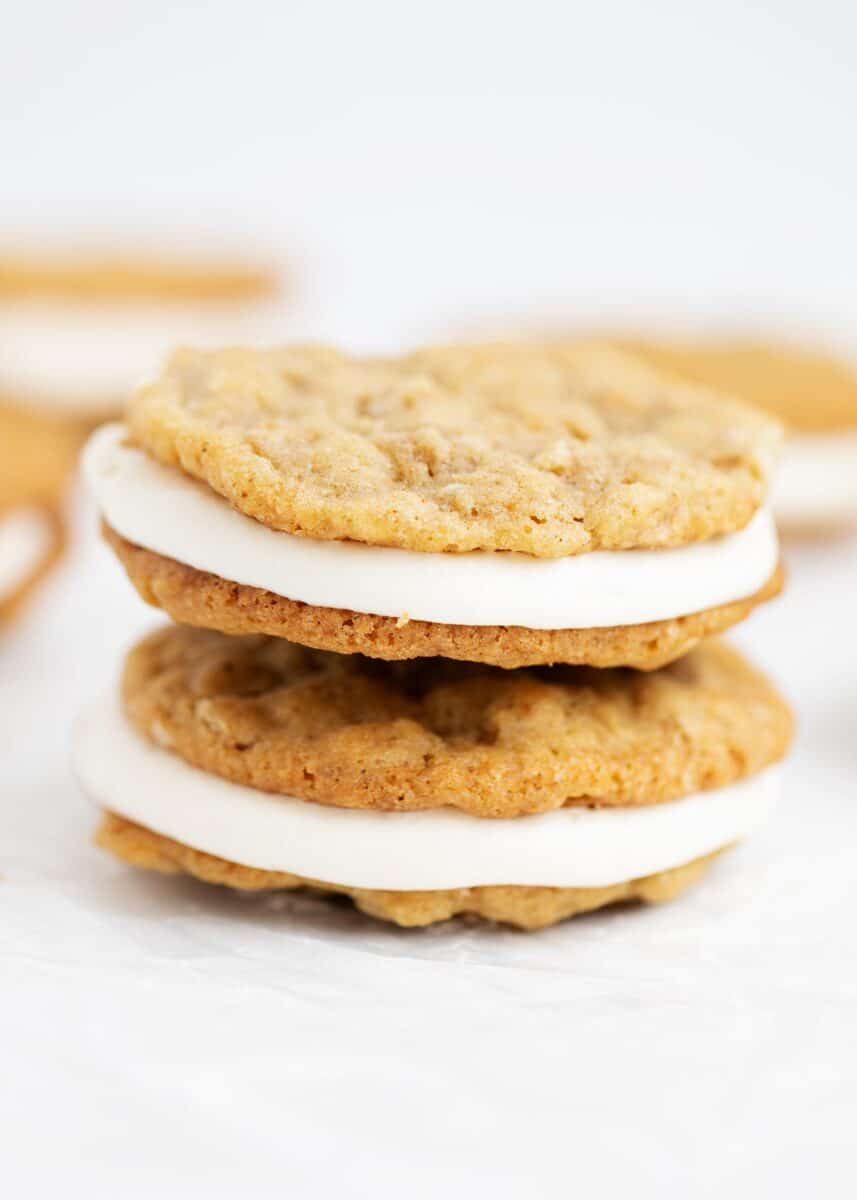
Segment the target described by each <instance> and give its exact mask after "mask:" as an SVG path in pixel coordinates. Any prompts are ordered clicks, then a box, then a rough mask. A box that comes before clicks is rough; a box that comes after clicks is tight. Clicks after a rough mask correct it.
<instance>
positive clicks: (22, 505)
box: [0, 408, 77, 628]
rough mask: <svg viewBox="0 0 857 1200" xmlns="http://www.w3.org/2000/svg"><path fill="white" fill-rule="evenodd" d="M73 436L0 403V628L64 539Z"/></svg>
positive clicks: (59, 550) (53, 558) (47, 568)
mask: <svg viewBox="0 0 857 1200" xmlns="http://www.w3.org/2000/svg"><path fill="white" fill-rule="evenodd" d="M76 450H77V446H76V441H75V440H74V439H73V438H70V437H69V436H68V432H67V431H66V430H64V429H63V428H62V427H57V428H55V429H54V430H53V436H50V437H47V438H46V437H45V430H44V424H43V422H41V421H33V420H31V419H30V418H29V417H28V415H27V414H26V413H21V412H17V411H15V410H6V409H3V408H0V628H2V626H3V625H5V624H6V623H7V622H8V621H9V620H10V619H11V618H12V616H14V615H15V614H16V613H17V612H18V610H19V608H20V607H21V606H22V604H23V603H24V601H25V600H26V599H27V598H28V597H29V596H30V595H31V594H32V592H33V591H34V589H35V587H36V585H37V584H38V583H39V581H40V580H41V579H42V578H43V577H44V576H45V575H47V574H48V572H49V571H50V569H51V568H52V567H53V566H54V564H55V563H56V562H57V561H58V559H59V558H60V556H61V554H62V550H63V547H64V545H65V540H66V535H65V520H64V516H63V492H64V485H65V482H66V480H67V478H68V475H69V473H70V471H71V467H72V464H73V462H74V459H75V455H76Z"/></svg>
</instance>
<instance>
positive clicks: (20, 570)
mask: <svg viewBox="0 0 857 1200" xmlns="http://www.w3.org/2000/svg"><path fill="white" fill-rule="evenodd" d="M52 541H53V530H52V528H51V524H50V521H49V520H48V518H47V517H46V516H45V514H44V513H43V512H42V510H41V509H39V508H16V509H12V511H11V512H7V513H5V514H4V515H3V516H0V599H2V598H4V597H6V596H10V595H11V594H12V592H14V591H16V590H17V588H18V587H19V586H20V585H21V584H22V583H23V582H24V580H25V579H27V577H28V576H29V575H31V574H32V573H33V571H35V569H36V568H37V567H38V565H39V563H40V562H41V561H42V559H43V558H44V557H45V555H46V554H47V553H48V551H49V549H50V547H51V542H52Z"/></svg>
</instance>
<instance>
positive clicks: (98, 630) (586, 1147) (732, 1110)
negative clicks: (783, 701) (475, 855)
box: [0, 515, 857, 1197]
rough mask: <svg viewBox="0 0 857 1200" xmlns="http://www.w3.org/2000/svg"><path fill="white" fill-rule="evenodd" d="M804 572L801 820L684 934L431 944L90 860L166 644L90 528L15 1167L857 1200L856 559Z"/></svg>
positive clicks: (13, 844) (23, 682)
mask: <svg viewBox="0 0 857 1200" xmlns="http://www.w3.org/2000/svg"><path fill="white" fill-rule="evenodd" d="M93 523H94V522H93V518H92V516H91V515H90V516H89V517H88V520H87V524H88V525H89V526H91V525H92V524H93ZM790 557H791V562H792V581H791V588H790V592H789V593H788V594H787V595H786V596H785V597H784V598H783V599H782V600H781V601H778V602H776V603H774V604H772V605H769V606H767V608H766V609H764V610H762V611H759V612H757V613H756V614H755V615H754V617H753V618H752V619H751V620H750V622H748V623H747V625H746V626H745V627H744V629H743V630H741V632H740V635H739V636H738V638H737V640H738V641H740V642H742V643H743V644H744V646H745V647H746V648H748V649H749V648H752V650H753V651H754V653H755V656H756V658H757V660H759V661H760V662H761V663H762V664H764V665H765V666H767V667H768V668H769V669H770V670H771V671H772V672H774V673H776V675H777V677H778V678H779V680H780V681H781V683H782V685H783V687H784V688H785V690H786V692H787V693H788V694H789V695H790V696H791V698H792V699H793V700H794V701H795V702H796V704H797V708H798V712H799V717H800V721H801V730H800V737H799V740H798V743H797V746H796V747H795V750H794V753H793V756H792V758H791V760H790V762H789V764H788V767H787V770H786V776H785V795H784V799H783V802H782V803H781V805H780V806H779V807H778V809H777V811H776V813H775V815H774V817H773V819H772V820H771V821H770V822H769V823H768V825H767V826H766V827H765V828H764V829H762V830H761V831H759V832H758V833H756V834H755V835H754V836H753V838H751V839H750V840H749V841H748V842H747V843H746V844H745V845H744V846H743V847H742V848H741V849H739V850H737V851H736V852H734V853H733V854H730V855H728V856H726V857H725V858H724V859H723V860H722V861H721V862H720V863H718V864H717V865H716V866H715V867H714V869H713V870H712V871H711V873H710V874H709V876H708V877H707V878H706V879H705V880H704V881H703V883H702V884H701V885H700V886H698V887H696V888H694V889H693V890H692V891H690V892H689V893H688V894H687V895H686V896H685V897H684V898H682V899H680V900H678V901H677V902H676V903H674V904H671V905H667V906H664V907H662V908H657V909H633V910H628V911H617V912H614V913H611V914H602V915H598V916H592V917H588V918H582V919H579V920H576V921H571V922H569V923H567V924H565V925H562V926H560V927H558V928H556V929H553V930H548V931H545V932H544V933H540V934H536V935H532V936H525V935H520V934H516V933H514V932H511V931H503V930H500V929H486V928H481V927H473V926H470V925H467V924H463V923H454V924H452V925H450V926H448V927H445V928H442V929H438V930H435V931H430V932H426V933H415V932H399V931H396V930H394V929H391V928H387V927H385V926H384V925H381V924H377V923H374V922H372V921H370V920H368V919H364V918H361V917H360V916H358V915H357V914H355V913H354V912H352V911H350V910H349V909H348V908H339V907H334V908H330V907H327V906H326V905H325V904H324V903H322V902H319V901H310V900H307V899H303V900H300V899H294V898H293V899H290V900H286V901H285V902H284V903H283V904H282V906H280V905H277V904H271V903H267V902H265V901H264V900H256V901H242V900H239V899H237V898H235V897H233V896H231V895H229V894H227V893H221V892H219V891H216V890H212V889H208V888H206V887H204V886H203V885H197V884H194V883H192V882H189V881H184V880H175V879H168V878H160V877H157V876H149V875H146V874H143V873H137V872H134V871H131V870H128V869H125V868H123V867H122V866H121V865H120V864H118V863H115V862H113V861H112V860H110V859H109V858H107V857H106V856H104V855H103V854H100V853H99V852H98V851H96V850H94V849H93V848H92V847H91V846H90V845H89V841H88V839H89V835H90V832H91V829H92V825H93V814H92V810H91V806H90V804H89V803H88V802H87V801H86V800H85V799H84V798H83V797H82V795H81V794H80V792H79V791H78V789H77V787H76V786H75V785H74V783H73V782H72V777H71V772H70V766H69V746H68V739H69V733H70V725H71V718H72V715H73V714H76V713H78V712H79V711H80V710H81V708H82V706H83V705H84V704H85V703H87V702H89V701H91V700H93V699H94V698H96V697H97V696H98V695H100V694H103V692H104V691H105V689H107V688H108V687H110V686H111V685H112V683H113V677H114V672H115V668H116V665H117V663H118V661H119V656H120V653H121V648H122V647H124V646H126V645H127V644H128V643H129V642H130V641H131V640H133V638H135V637H136V636H137V635H138V634H139V632H140V630H141V629H144V628H148V627H150V626H151V624H152V622H153V619H155V620H156V619H157V618H155V617H154V615H153V614H152V613H151V612H150V611H149V610H146V609H144V607H143V606H142V605H141V604H140V603H139V602H138V601H136V600H135V599H134V598H133V596H132V595H131V593H130V589H129V587H128V585H127V584H126V583H125V581H124V580H123V579H122V578H121V577H120V572H119V570H118V568H117V567H116V566H115V564H114V563H113V561H112V559H111V558H110V556H109V555H108V553H107V551H106V550H104V549H102V548H101V547H96V545H95V544H94V541H93V539H92V536H91V530H90V536H89V537H88V540H87V545H86V547H85V548H84V550H83V552H82V557H81V558H80V559H79V560H78V561H77V562H76V563H74V564H72V563H69V564H68V565H67V567H66V569H65V571H64V572H63V574H62V576H61V577H60V578H58V579H57V580H56V581H55V584H54V585H53V586H52V587H51V588H50V589H49V590H48V591H47V592H46V593H45V594H44V595H43V597H42V600H41V603H40V604H39V605H38V606H37V607H36V608H35V609H34V610H33V611H32V612H31V614H30V615H29V617H28V619H27V620H26V622H25V623H24V624H22V625H21V626H19V628H18V630H17V632H16V633H15V635H14V636H10V637H9V638H8V639H7V640H6V641H5V642H4V643H2V645H0V712H2V720H3V722H4V751H5V767H6V772H5V775H4V783H3V787H2V791H0V873H2V875H3V882H2V884H0V995H2V1008H3V1013H4V1028H5V1029H6V1031H7V1037H6V1038H5V1040H4V1080H5V1081H6V1084H7V1085H9V1084H10V1083H12V1081H14V1084H13V1086H11V1087H8V1086H7V1089H6V1094H5V1096H4V1098H3V1102H2V1105H0V1129H2V1130H3V1134H4V1139H5V1143H6V1146H7V1147H8V1148H7V1150H6V1151H5V1154H4V1161H5V1163H6V1169H7V1170H11V1171H14V1170H15V1169H19V1170H20V1171H21V1172H22V1175H21V1178H22V1179H25V1180H26V1181H27V1182H28V1184H29V1185H30V1186H34V1185H33V1181H39V1183H41V1184H44V1185H47V1183H48V1182H56V1181H58V1180H61V1179H68V1178H72V1179H77V1180H85V1181H86V1182H87V1184H88V1185H89V1186H90V1187H91V1188H92V1189H93V1192H92V1194H95V1195H99V1196H100V1195H106V1194H108V1191H109V1189H110V1187H111V1186H113V1185H116V1186H119V1185H120V1184H121V1186H122V1188H123V1194H128V1195H133V1196H136V1195H144V1194H150V1192H151V1189H152V1188H154V1187H164V1188H166V1190H167V1194H170V1195H173V1194H177V1192H176V1191H175V1190H171V1188H172V1189H177V1188H178V1184H177V1181H179V1180H180V1181H181V1184H182V1186H181V1189H180V1191H181V1194H182V1195H189V1194H190V1195H201V1194H202V1193H203V1191H204V1190H205V1191H207V1194H210V1195H215V1196H220V1195H223V1196H226V1195H229V1194H234V1191H235V1189H236V1188H238V1187H240V1186H246V1187H251V1186H252V1188H253V1189H254V1191H256V1192H258V1194H261V1195H265V1196H268V1195H271V1196H273V1195H279V1194H281V1190H282V1186H283V1179H284V1172H285V1171H286V1170H288V1172H289V1178H290V1180H291V1186H292V1187H293V1188H295V1189H296V1190H297V1191H298V1192H304V1193H305V1192H306V1191H307V1190H312V1191H313V1193H314V1194H316V1195H321V1196H328V1195H334V1194H336V1193H337V1190H339V1194H345V1195H362V1194H366V1193H367V1192H369V1191H371V1192H372V1193H373V1194H374V1195H377V1196H382V1197H387V1196H390V1197H394V1196H398V1195H401V1194H402V1189H405V1188H406V1189H407V1190H408V1192H409V1194H410V1195H413V1196H416V1197H423V1196H425V1197H429V1196H436V1195H437V1194H438V1191H439V1190H441V1189H446V1190H447V1191H448V1192H449V1193H450V1194H453V1195H456V1196H457V1195H462V1194H464V1193H465V1191H467V1190H469V1191H470V1193H471V1194H483V1193H482V1192H480V1190H479V1189H487V1188H488V1186H489V1185H490V1187H491V1189H492V1194H494V1195H497V1196H501V1197H506V1196H508V1197H513V1196H519V1195H521V1194H522V1191H523V1192H526V1191H527V1190H528V1189H529V1191H530V1192H531V1193H542V1194H555V1193H552V1189H553V1188H555V1187H556V1186H557V1180H565V1179H567V1177H568V1170H569V1163H570V1162H571V1161H572V1160H573V1162H574V1172H575V1178H576V1179H577V1180H585V1181H587V1183H588V1184H589V1185H590V1187H594V1188H595V1189H596V1190H595V1191H594V1192H592V1194H601V1195H609V1196H612V1195H623V1194H625V1192H626V1191H627V1190H628V1189H633V1194H634V1195H636V1196H640V1195H643V1196H649V1195H652V1196H654V1195H659V1196H663V1195H665V1194H668V1195H678V1194H682V1193H684V1194H688V1195H691V1194H692V1195H702V1196H709V1195H710V1196H712V1197H714V1196H721V1195H723V1194H725V1190H729V1189H731V1194H735V1195H743V1194H751V1193H752V1192H753V1191H755V1192H756V1194H779V1195H781V1196H799V1195H801V1194H803V1193H804V1192H805V1190H806V1188H808V1187H815V1188H817V1189H818V1191H819V1193H820V1194H823V1195H824V1196H825V1197H838V1196H843V1197H844V1196H847V1195H850V1194H851V1192H852V1191H853V1181H854V1165H853V1151H852V1149H851V1145H852V1135H853V1097H854V1090H855V1088H857V1052H855V1043H854V1011H855V1003H856V1002H857V961H855V958H856V957H857V955H856V954H855V938H854V929H853V924H854V912H855V903H856V902H857V883H855V879H857V876H855V871H854V853H855V844H857V807H855V799H857V797H855V777H857V738H855V724H854V722H855V710H856V709H857V647H855V643H854V639H853V636H852V621H853V617H852V612H853V593H854V588H855V586H857V543H854V542H852V543H850V544H849V543H831V544H830V545H829V546H826V547H820V548H807V549H803V550H801V551H800V552H798V553H792V554H791V556H790ZM2 1090H3V1089H0V1092H2ZM129 1164H133V1165H132V1166H131V1165H129ZM129 1172H130V1173H129ZM724 1189H725V1190H724ZM34 1190H35V1194H40V1193H39V1190H38V1187H34ZM84 1194H86V1193H84Z"/></svg>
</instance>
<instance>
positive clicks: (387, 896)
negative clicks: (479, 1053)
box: [96, 812, 716, 929]
mask: <svg viewBox="0 0 857 1200" xmlns="http://www.w3.org/2000/svg"><path fill="white" fill-rule="evenodd" d="M96 842H97V843H98V845H99V846H101V847H103V848H104V849H105V850H109V851H111V852H112V853H113V854H115V855H117V856H118V857H119V858H121V859H123V860H124V861H125V862H128V863H131V864H133V865H134V866H138V867H145V868H148V869H149V870H152V871H161V872H162V873H164V874H167V875H175V874H178V873H180V872H184V873H185V874H188V875H194V876H196V878H197V879H202V880H205V882H206V883H219V884H224V885H226V886H228V887H232V888H236V889H239V890H243V891H267V890H271V889H273V890H286V891H292V890H294V889H295V888H302V887H306V888H311V889H312V890H314V891H320V892H334V893H341V894H343V895H347V896H350V897H351V899H352V900H353V901H354V903H355V905H356V906H357V907H358V908H359V909H360V910H361V911H362V912H365V913H367V914H368V915H369V916H372V917H378V918H380V919H381V920H384V921H392V922H394V923H395V924H396V925H404V926H417V925H431V924H434V923H435V922H436V921H446V920H448V919H449V918H450V917H454V916H457V915H458V914H463V913H469V914H473V915H476V916H479V917H484V918H486V919H488V920H492V921H502V922H505V923H506V924H509V925H517V926H518V927H519V928H521V929H542V928H544V927H545V926H547V925H554V924H556V922H557V921H562V920H564V919H565V918H566V917H572V916H575V915H577V914H578V913H584V912H591V911H592V910H593V909H596V908H604V907H605V905H608V904H617V903H620V902H625V901H642V902H644V903H647V904H656V903H660V902H661V901H664V900H672V899H673V898H674V897H675V896H677V895H678V894H679V893H680V892H683V891H684V889H685V888H687V887H690V885H691V884H692V883H694V882H695V881H696V880H697V879H698V878H699V876H700V875H701V874H702V872H703V871H704V870H705V868H706V867H707V866H708V865H709V863H710V862H711V861H712V860H713V859H714V858H715V857H716V855H709V856H708V857H706V858H698V859H695V860H694V861H693V862H690V863H686V864H685V865H683V866H680V867H674V868H673V869H672V870H669V871H661V872H659V873H658V874H657V875H647V876H645V877H644V878H642V879H632V880H629V881H628V882H627V883H617V884H613V885H611V886H610V887H600V888H549V887H475V888H455V889H452V890H448V891H428V892H390V891H377V890H371V889H368V888H350V887H341V886H338V885H336V884H330V883H321V882H319V881H317V880H312V879H303V878H301V877H300V876H299V875H289V874H286V873H285V872H282V871H259V870H256V869H255V868H253V867H244V866H240V865H239V864H238V863H230V862H227V861H226V860H225V859H222V858H215V857H214V856H213V855H211V854H204V853H203V852H202V851H200V850H194V849H193V848H192V847H191V846H186V845H184V844H183V843H181V842H175V841H173V840H172V839H171V838H167V837H163V836H162V835H161V834H158V833H153V832H152V831H151V830H149V829H145V828H144V827H143V826H142V825H137V824H135V823H134V822H133V821H128V820H126V819H125V818H124V817H120V816H117V815H116V814H115V813H109V812H108V813H105V815H104V818H103V820H102V822H101V826H100V828H99V830H98V832H97V834H96Z"/></svg>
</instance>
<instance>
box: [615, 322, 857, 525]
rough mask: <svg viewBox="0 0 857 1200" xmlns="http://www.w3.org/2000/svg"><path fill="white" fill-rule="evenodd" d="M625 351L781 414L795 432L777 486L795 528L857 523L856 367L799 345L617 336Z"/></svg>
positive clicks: (783, 521) (783, 513) (779, 504)
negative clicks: (619, 337) (661, 339)
mask: <svg viewBox="0 0 857 1200" xmlns="http://www.w3.org/2000/svg"><path fill="white" fill-rule="evenodd" d="M619 341H620V344H621V345H622V346H623V347H624V348H625V349H627V350H630V351H633V352H635V353H637V354H639V355H640V356H641V357H643V358H645V359H647V360H648V361H649V362H652V363H653V364H655V365H656V366H659V367H663V368H665V369H668V370H671V371H674V372H676V373H678V374H681V375H682V376H684V377H685V378H687V379H689V380H692V381H693V382H695V383H702V384H705V385H706V386H708V387H712V388H715V389H718V390H720V391H723V392H729V393H731V394H732V395H733V396H737V397H738V398H739V399H741V400H744V401H746V402H747V403H750V404H754V405H756V406H757V407H759V408H763V409H765V410H766V411H767V412H770V413H773V414H774V415H775V416H777V417H779V418H780V419H781V420H782V421H783V422H784V423H785V425H786V426H787V428H788V430H789V433H790V437H789V440H788V442H787V444H786V447H785V450H784V453H783V456H782V458H781V460H780V465H779V468H778V473H777V477H776V480H775V484H774V488H773V506H774V513H775V515H776V518H777V521H778V523H779V524H780V526H781V527H782V528H783V529H784V530H786V531H787V532H790V533H793V534H804V535H811V534H813V533H826V532H836V531H838V530H841V529H845V528H848V527H850V526H857V368H855V367H853V366H851V365H849V364H848V363H847V362H845V361H843V360H841V359H837V358H835V357H833V356H831V355H828V354H825V353H823V352H820V351H813V350H808V349H805V348H803V347H800V346H796V345H784V344H781V345H777V344H774V343H760V342H750V341H739V340H723V341H708V342H705V341H697V342H691V341H684V342H682V341H660V340H647V339H642V338H640V339H636V338H623V339H619Z"/></svg>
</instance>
